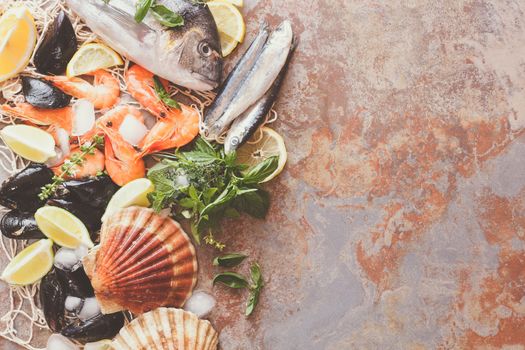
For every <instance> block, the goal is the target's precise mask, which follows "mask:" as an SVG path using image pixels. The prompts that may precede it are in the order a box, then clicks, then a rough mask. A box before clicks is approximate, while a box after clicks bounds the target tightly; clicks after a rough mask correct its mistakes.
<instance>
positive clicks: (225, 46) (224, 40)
mask: <svg viewBox="0 0 525 350" xmlns="http://www.w3.org/2000/svg"><path fill="white" fill-rule="evenodd" d="M219 38H220V39H221V51H222V57H226V56H228V55H229V54H231V53H232V52H233V50H235V48H236V47H237V45H238V44H239V42H238V41H237V40H235V39H232V38H230V37H229V36H228V35H226V34H224V33H221V32H219Z"/></svg>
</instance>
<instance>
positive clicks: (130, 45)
mask: <svg viewBox="0 0 525 350" xmlns="http://www.w3.org/2000/svg"><path fill="white" fill-rule="evenodd" d="M66 1H67V5H68V6H69V7H70V8H71V9H72V10H73V11H74V12H75V13H76V14H77V15H79V16H80V17H81V18H82V19H83V20H84V21H85V22H86V24H87V25H88V27H89V28H90V29H91V30H92V31H93V32H94V33H95V34H97V35H98V36H100V37H101V38H102V39H103V40H104V41H105V42H106V43H107V44H108V45H109V46H111V47H112V48H113V49H115V50H116V51H117V52H119V53H120V54H121V55H123V56H126V57H127V58H129V59H130V60H132V61H133V62H135V63H137V64H140V65H141V66H143V67H144V68H146V69H148V70H150V71H151V72H153V73H155V74H156V75H158V76H160V77H162V78H165V79H167V80H169V81H171V82H173V83H175V84H178V85H181V86H184V87H187V88H190V89H194V90H200V91H205V90H211V89H214V88H216V87H217V86H218V85H219V83H220V81H221V74H222V63H223V59H222V55H221V53H220V52H221V50H220V41H219V34H218V32H217V26H216V24H215V21H214V19H213V16H212V14H211V12H210V10H209V9H208V7H207V6H206V5H203V4H198V3H194V2H192V1H190V0H158V1H157V2H156V4H157V5H164V6H166V7H167V8H168V9H170V10H171V11H173V12H175V13H178V14H180V15H181V16H182V17H183V18H184V25H183V26H182V27H177V28H168V27H165V26H163V25H162V24H160V23H159V22H158V21H157V20H156V19H155V18H154V17H153V15H152V14H151V11H150V12H149V13H148V14H147V15H146V17H145V18H144V20H143V21H142V23H137V22H136V21H135V18H134V16H135V12H136V8H135V4H136V2H137V1H136V0H111V1H110V2H109V3H108V4H106V3H105V2H104V1H102V0H66Z"/></svg>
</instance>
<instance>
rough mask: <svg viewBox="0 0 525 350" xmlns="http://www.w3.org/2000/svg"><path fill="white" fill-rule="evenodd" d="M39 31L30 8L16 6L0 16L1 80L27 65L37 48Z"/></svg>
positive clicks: (13, 74) (18, 71)
mask: <svg viewBox="0 0 525 350" xmlns="http://www.w3.org/2000/svg"><path fill="white" fill-rule="evenodd" d="M36 38H37V31H36V27H35V21H34V20H33V16H31V13H30V12H29V10H28V9H27V8H26V7H24V6H21V7H15V8H12V9H10V10H8V11H6V12H5V13H4V14H3V16H2V17H1V18H0V82H2V81H5V80H7V79H9V78H11V77H13V76H15V75H16V74H18V73H20V72H21V71H22V70H24V68H25V67H27V64H28V63H29V59H30V58H31V55H32V54H33V50H34V49H35V45H36Z"/></svg>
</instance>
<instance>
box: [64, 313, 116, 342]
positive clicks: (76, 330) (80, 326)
mask: <svg viewBox="0 0 525 350" xmlns="http://www.w3.org/2000/svg"><path fill="white" fill-rule="evenodd" d="M123 326H124V314H123V313H122V312H117V313H114V314H108V315H104V314H98V315H97V316H95V317H93V318H91V319H89V320H86V321H81V322H79V323H73V324H70V325H68V326H67V327H65V328H64V329H62V331H61V332H60V333H62V335H63V336H65V337H68V338H72V339H75V340H77V341H79V342H82V343H89V342H95V341H98V340H102V339H111V338H113V337H114V336H115V335H117V333H118V332H119V331H120V329H121V328H122V327H123Z"/></svg>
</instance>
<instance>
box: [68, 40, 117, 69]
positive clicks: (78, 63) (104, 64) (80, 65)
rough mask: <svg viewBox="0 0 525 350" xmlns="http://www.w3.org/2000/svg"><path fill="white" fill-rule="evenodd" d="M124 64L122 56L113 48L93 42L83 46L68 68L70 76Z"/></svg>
mask: <svg viewBox="0 0 525 350" xmlns="http://www.w3.org/2000/svg"><path fill="white" fill-rule="evenodd" d="M121 64H124V62H123V61H122V58H121V57H120V56H119V54H118V53H116V52H115V51H113V49H111V48H109V47H107V46H106V45H104V44H99V43H91V44H86V45H84V46H82V47H81V48H80V49H79V50H78V51H77V52H76V53H75V54H74V55H73V57H72V58H71V61H69V63H68V65H67V69H66V75H67V76H68V77H75V76H77V75H82V74H87V73H91V72H93V71H96V70H97V69H104V68H109V67H113V66H120V65H121Z"/></svg>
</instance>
